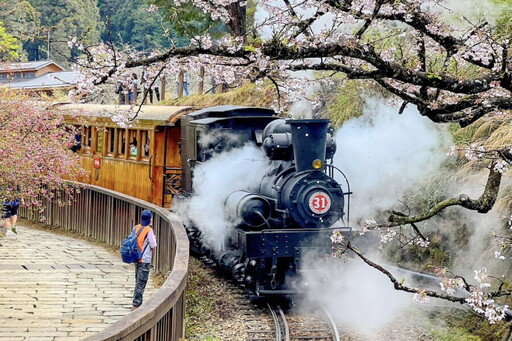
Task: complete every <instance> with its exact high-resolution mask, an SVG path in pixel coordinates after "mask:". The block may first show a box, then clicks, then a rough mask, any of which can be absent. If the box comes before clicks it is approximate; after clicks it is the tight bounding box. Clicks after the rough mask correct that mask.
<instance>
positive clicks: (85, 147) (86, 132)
mask: <svg viewBox="0 0 512 341" xmlns="http://www.w3.org/2000/svg"><path fill="white" fill-rule="evenodd" d="M91 147H92V129H91V127H86V126H82V152H83V153H86V154H90V153H91V152H92V151H91Z"/></svg>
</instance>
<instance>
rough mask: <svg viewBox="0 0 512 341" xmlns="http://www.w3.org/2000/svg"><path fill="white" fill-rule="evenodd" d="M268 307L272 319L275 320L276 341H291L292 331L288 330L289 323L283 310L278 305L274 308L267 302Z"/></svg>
mask: <svg viewBox="0 0 512 341" xmlns="http://www.w3.org/2000/svg"><path fill="white" fill-rule="evenodd" d="M267 306H268V309H269V310H270V314H271V315H272V318H273V319H274V324H275V327H276V341H290V329H289V328H288V322H287V321H286V316H285V314H284V312H283V309H281V307H280V306H278V305H275V306H274V305H273V304H271V303H270V302H267Z"/></svg>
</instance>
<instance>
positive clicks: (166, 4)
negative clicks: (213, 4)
mask: <svg viewBox="0 0 512 341" xmlns="http://www.w3.org/2000/svg"><path fill="white" fill-rule="evenodd" d="M149 3H151V4H155V5H157V6H158V7H159V8H160V9H161V10H162V11H163V14H164V15H163V17H164V18H165V20H166V21H167V22H168V23H169V24H170V25H171V27H172V29H173V30H174V31H175V32H177V34H178V35H179V36H182V37H187V38H189V39H190V38H192V37H194V36H198V35H202V34H204V33H210V34H211V35H212V36H213V37H219V36H220V35H223V34H226V33H227V32H228V29H227V27H226V26H225V25H224V24H223V23H221V22H219V21H215V20H213V19H212V18H211V16H210V14H208V13H204V12H203V11H201V10H198V9H197V8H196V7H194V6H192V5H191V4H190V3H185V4H183V5H180V6H176V5H175V4H174V2H173V1H168V0H149Z"/></svg>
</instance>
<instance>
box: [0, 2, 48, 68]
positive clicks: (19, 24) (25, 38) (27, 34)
mask: <svg viewBox="0 0 512 341" xmlns="http://www.w3.org/2000/svg"><path fill="white" fill-rule="evenodd" d="M0 20H3V22H4V26H5V29H6V30H7V32H9V33H10V34H12V35H13V36H14V37H15V38H16V39H18V41H19V48H18V51H17V53H18V58H17V59H19V60H24V59H26V57H27V53H26V51H25V49H24V48H23V47H24V46H25V44H27V43H28V42H30V40H32V39H33V38H34V37H36V36H37V35H38V32H39V26H40V25H39V13H38V12H37V11H36V10H35V9H34V7H32V5H30V3H29V2H28V1H0Z"/></svg>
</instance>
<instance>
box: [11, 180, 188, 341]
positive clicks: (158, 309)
mask: <svg viewBox="0 0 512 341" xmlns="http://www.w3.org/2000/svg"><path fill="white" fill-rule="evenodd" d="M43 206H44V207H45V210H44V211H43V212H39V211H36V210H33V209H32V210H29V209H27V208H21V209H20V216H22V217H24V218H27V219H29V220H33V221H37V222H41V221H44V223H45V224H48V225H50V226H52V227H58V228H60V229H63V230H67V231H73V232H78V233H80V234H81V235H84V236H86V237H88V238H93V239H96V240H99V241H102V242H105V243H107V244H108V245H115V246H120V245H121V241H122V240H123V239H124V238H125V237H126V236H127V235H128V234H129V233H130V232H131V229H132V227H133V226H134V225H136V224H138V223H139V217H140V214H141V212H142V210H144V209H149V210H151V211H152V212H153V228H154V230H155V234H156V236H157V243H158V247H157V248H156V249H155V253H154V254H153V262H152V264H153V265H154V267H155V271H157V272H159V273H161V274H164V275H166V277H167V279H166V281H165V282H164V284H163V285H162V286H161V287H160V289H159V290H158V291H157V292H155V293H154V294H153V295H151V297H150V298H149V299H148V300H146V301H145V302H144V304H143V305H142V306H140V307H139V309H137V310H135V311H133V312H131V313H130V314H128V315H127V316H125V317H124V318H122V319H120V320H119V321H117V322H115V323H113V324H112V325H110V326H109V327H107V328H106V329H104V330H103V331H101V332H99V333H98V334H96V335H94V336H91V337H88V338H86V339H85V340H87V341H100V340H102V341H103V340H158V341H160V340H162V341H164V340H165V341H167V340H168V341H178V340H179V339H180V338H184V335H185V322H184V321H185V288H186V283H187V272H188V255H189V247H188V238H187V235H186V232H185V229H184V227H183V225H182V224H181V222H180V221H179V220H178V219H177V218H176V216H175V215H174V214H172V213H171V212H169V211H168V210H167V209H164V208H161V207H159V206H155V205H153V204H150V203H148V202H146V201H142V200H139V199H136V198H133V197H130V196H127V195H124V194H120V193H118V192H114V191H110V190H107V189H104V188H101V187H97V186H91V185H88V186H87V187H86V188H85V189H82V190H81V191H80V193H77V194H75V198H74V199H73V204H72V205H66V206H59V205H57V204H55V203H52V202H51V201H49V200H47V201H45V202H44V204H43Z"/></svg>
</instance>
